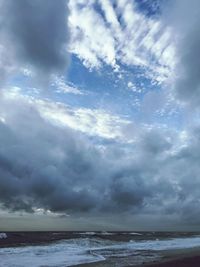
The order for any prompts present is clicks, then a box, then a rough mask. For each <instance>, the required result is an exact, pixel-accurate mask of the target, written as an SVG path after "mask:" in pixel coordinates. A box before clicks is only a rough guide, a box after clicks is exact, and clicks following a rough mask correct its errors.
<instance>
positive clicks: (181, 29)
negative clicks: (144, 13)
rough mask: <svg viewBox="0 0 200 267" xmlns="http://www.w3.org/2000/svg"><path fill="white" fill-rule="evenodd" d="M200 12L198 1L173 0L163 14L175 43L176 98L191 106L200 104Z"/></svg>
mask: <svg viewBox="0 0 200 267" xmlns="http://www.w3.org/2000/svg"><path fill="white" fill-rule="evenodd" d="M168 10H169V8H168ZM199 12H200V2H199V1H198V0H192V1H187V0H183V1H182V0H176V1H174V2H173V3H172V6H171V7H170V12H167V13H168V15H166V16H165V19H166V22H167V23H168V25H170V26H171V27H172V31H173V38H174V40H175V44H176V58H177V64H176V67H175V70H174V72H175V74H176V75H175V80H173V82H174V83H175V86H174V89H175V94H176V97H177V99H178V100H179V101H181V102H183V103H185V104H189V106H191V107H198V106H199V103H200V72H199V69H200V60H199V53H200V33H199V23H200V18H199V15H198V14H199ZM169 14H170V15H169Z"/></svg>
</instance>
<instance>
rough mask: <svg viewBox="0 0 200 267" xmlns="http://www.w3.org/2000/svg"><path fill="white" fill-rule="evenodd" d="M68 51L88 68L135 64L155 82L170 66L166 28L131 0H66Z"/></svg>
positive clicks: (169, 41) (160, 79)
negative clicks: (140, 9) (67, 9)
mask: <svg viewBox="0 0 200 267" xmlns="http://www.w3.org/2000/svg"><path fill="white" fill-rule="evenodd" d="M69 9H70V16H69V25H70V31H71V45H70V47H71V52H72V53H74V54H76V55H77V56H78V57H79V58H80V59H81V60H83V63H84V64H85V65H86V66H87V67H89V68H93V67H95V68H99V67H101V66H102V64H107V65H110V66H112V67H113V68H114V69H115V70H118V69H119V65H121V64H124V65H127V66H139V67H141V68H144V71H145V73H146V75H149V77H151V78H152V80H154V81H157V82H158V83H160V82H162V81H164V80H165V79H166V78H167V77H168V75H169V73H170V70H171V69H172V68H173V66H174V47H173V43H172V39H171V32H170V28H166V27H163V25H162V22H161V21H160V20H159V19H158V18H153V17H147V16H146V15H145V14H142V13H141V12H140V11H139V10H138V9H137V5H136V2H135V1H131V2H130V1H126V0H123V1H122V0H120V1H108V0H103V1H89V2H88V1H70V2H69Z"/></svg>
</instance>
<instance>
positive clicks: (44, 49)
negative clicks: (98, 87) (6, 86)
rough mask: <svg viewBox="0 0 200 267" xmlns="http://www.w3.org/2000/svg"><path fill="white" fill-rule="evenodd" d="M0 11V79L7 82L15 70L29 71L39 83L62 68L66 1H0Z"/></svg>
mask: <svg viewBox="0 0 200 267" xmlns="http://www.w3.org/2000/svg"><path fill="white" fill-rule="evenodd" d="M0 8H1V11H0V54H2V55H3V57H1V59H0V71H1V75H2V76H3V75H4V77H5V78H7V77H6V75H8V74H9V73H10V72H11V71H19V69H18V68H31V70H33V71H34V72H36V73H37V75H38V76H40V79H42V78H43V76H45V75H50V74H52V73H59V72H60V71H63V70H64V69H65V68H66V65H67V61H68V56H67V43H68V39H69V37H68V29H67V19H68V10H67V1H66V0H58V1H54V0H49V1H39V0H35V1H32V0H20V1H12V0H1V1H0ZM5 61H6V64H5ZM43 79H44V78H43Z"/></svg>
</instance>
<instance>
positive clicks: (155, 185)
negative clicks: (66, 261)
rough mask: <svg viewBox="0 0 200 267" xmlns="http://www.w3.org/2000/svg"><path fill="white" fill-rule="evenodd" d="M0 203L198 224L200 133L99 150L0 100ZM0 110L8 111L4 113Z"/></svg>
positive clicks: (141, 138)
mask: <svg viewBox="0 0 200 267" xmlns="http://www.w3.org/2000/svg"><path fill="white" fill-rule="evenodd" d="M0 104H1V105H0V117H1V118H2V117H3V118H4V120H5V121H4V120H2V121H1V123H0V185H1V186H0V203H1V205H2V206H3V207H4V208H6V209H10V210H25V211H27V212H34V210H35V209H36V208H42V209H44V210H51V211H52V212H62V213H63V212H64V213H65V212H66V213H69V212H70V213H87V214H88V213H101V214H103V213H106V212H109V213H110V212H112V213H123V212H129V213H130V212H131V213H148V214H149V213H151V214H152V213H157V214H160V215H161V216H162V214H170V215H174V216H178V215H179V216H180V217H182V216H184V218H186V217H187V218H188V220H192V219H194V214H195V220H197V219H200V217H199V215H198V214H199V212H200V205H199V201H198V199H199V190H198V188H199V186H200V177H199V173H200V167H199V161H200V152H199V151H200V141H199V134H200V130H199V128H198V127H197V128H194V129H192V130H190V131H189V132H188V139H187V142H184V145H183V144H182V143H181V142H182V141H181V138H180V136H179V134H178V133H176V132H173V133H172V132H171V131H168V130H166V129H158V128H154V129H143V131H138V133H139V134H138V136H137V140H136V142H134V144H127V145H126V144H124V145H123V147H122V146H121V145H120V144H118V143H115V144H113V143H108V144H106V145H105V147H104V150H103V151H102V150H101V149H99V148H98V146H97V147H96V146H95V145H94V143H93V141H91V140H89V139H87V138H86V137H85V136H83V135H82V134H79V133H77V132H75V131H73V130H71V129H68V128H62V127H58V126H55V125H53V124H51V123H50V122H49V121H48V120H45V119H44V118H42V117H41V114H40V113H39V112H38V108H37V107H38V106H37V105H38V103H37V102H34V101H32V102H30V101H29V102H27V100H25V99H24V98H20V97H19V98H18V97H15V98H4V97H3V96H2V98H1V100H0ZM5 110H6V111H7V112H6V113H5Z"/></svg>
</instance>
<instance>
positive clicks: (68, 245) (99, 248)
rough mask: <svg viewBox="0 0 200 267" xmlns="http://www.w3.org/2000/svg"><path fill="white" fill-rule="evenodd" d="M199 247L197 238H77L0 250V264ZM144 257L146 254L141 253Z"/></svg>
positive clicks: (12, 266)
mask: <svg viewBox="0 0 200 267" xmlns="http://www.w3.org/2000/svg"><path fill="white" fill-rule="evenodd" d="M193 247H200V237H199V236H197V237H188V238H174V239H167V240H166V239H165V240H147V241H144V240H143V241H131V242H116V241H110V240H101V239H97V238H78V239H71V240H66V241H61V242H58V243H54V244H50V245H41V246H27V247H17V248H2V249H0V263H1V264H0V266H1V267H22V266H23V267H24V266H29V267H32V266H34V267H42V266H43V267H44V266H49V267H63V266H72V265H76V264H81V263H89V262H98V261H103V260H105V259H106V258H108V257H110V256H112V257H119V256H120V257H126V256H130V255H136V257H140V258H141V257H143V255H144V254H143V253H144V251H153V253H154V255H155V257H156V252H157V251H162V250H171V249H184V248H193ZM144 257H145V256H144Z"/></svg>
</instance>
